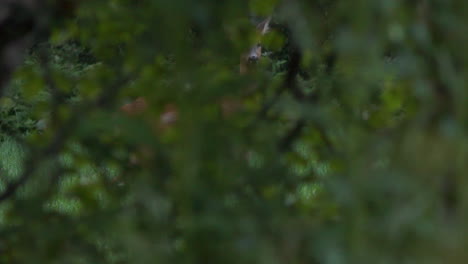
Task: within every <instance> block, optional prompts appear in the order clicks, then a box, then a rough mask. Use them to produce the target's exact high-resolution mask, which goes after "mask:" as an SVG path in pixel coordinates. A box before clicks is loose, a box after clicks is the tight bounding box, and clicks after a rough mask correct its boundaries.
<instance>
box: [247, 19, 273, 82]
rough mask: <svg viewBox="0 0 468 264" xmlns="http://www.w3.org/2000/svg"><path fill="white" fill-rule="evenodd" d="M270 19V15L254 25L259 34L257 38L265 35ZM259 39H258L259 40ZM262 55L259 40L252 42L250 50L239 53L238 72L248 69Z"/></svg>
mask: <svg viewBox="0 0 468 264" xmlns="http://www.w3.org/2000/svg"><path fill="white" fill-rule="evenodd" d="M270 20H271V17H267V18H266V19H264V20H262V21H261V22H260V23H258V24H257V25H256V29H257V32H258V34H259V39H260V38H261V36H263V35H265V34H266V33H267V32H268V31H269V29H270ZM259 41H260V40H259ZM261 56H262V45H261V43H260V42H257V43H255V44H254V46H253V47H251V48H250V50H249V51H248V52H247V53H245V54H243V55H241V61H240V73H241V74H244V73H246V72H247V71H248V69H249V68H250V66H251V65H252V64H254V63H256V62H257V61H258V60H259V59H260V58H261Z"/></svg>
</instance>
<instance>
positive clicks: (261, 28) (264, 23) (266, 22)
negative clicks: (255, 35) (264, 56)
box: [257, 17, 271, 35]
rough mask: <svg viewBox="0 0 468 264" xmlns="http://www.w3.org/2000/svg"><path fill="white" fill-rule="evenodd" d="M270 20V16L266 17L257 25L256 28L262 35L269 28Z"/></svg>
mask: <svg viewBox="0 0 468 264" xmlns="http://www.w3.org/2000/svg"><path fill="white" fill-rule="evenodd" d="M270 20H271V17H267V18H266V19H265V20H263V21H262V22H260V23H259V24H258V25H257V29H258V30H259V31H260V33H261V34H262V35H263V34H265V33H267V32H268V30H270Z"/></svg>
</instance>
